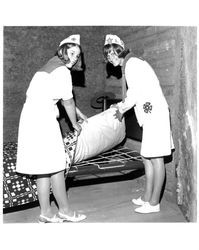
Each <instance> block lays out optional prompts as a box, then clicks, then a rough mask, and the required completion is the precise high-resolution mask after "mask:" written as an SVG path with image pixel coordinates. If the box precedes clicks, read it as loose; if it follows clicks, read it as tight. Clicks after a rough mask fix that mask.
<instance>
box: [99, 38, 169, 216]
mask: <svg viewBox="0 0 199 250" xmlns="http://www.w3.org/2000/svg"><path fill="white" fill-rule="evenodd" d="M104 56H105V59H106V60H107V61H108V62H110V63H111V64H113V66H115V67H116V66H118V65H120V66H121V67H122V72H123V89H125V88H126V85H127V89H128V90H126V91H123V96H124V98H123V101H122V102H119V103H117V104H116V105H114V107H115V106H116V107H117V108H118V110H117V112H116V114H115V117H116V118H117V119H119V120H122V118H123V115H124V113H125V112H126V111H128V110H129V109H131V108H132V107H134V109H135V113H136V117H137V120H138V123H139V125H140V126H141V127H142V128H143V135H142V144H141V152H140V153H141V155H142V157H143V162H144V166H145V174H146V185H145V192H144V194H143V195H142V196H141V197H139V198H137V199H133V200H132V202H133V203H134V204H136V205H140V207H138V208H136V209H135V211H136V212H138V213H152V212H159V211H160V195H161V191H162V186H163V183H164V180H165V166H164V156H167V155H170V154H171V150H172V148H173V140H172V136H171V129H170V116H169V108H168V104H167V102H166V99H165V97H164V95H163V92H162V89H161V87H160V83H159V80H158V78H157V76H156V74H155V72H154V70H153V69H152V67H151V66H150V65H149V64H148V63H147V62H146V61H144V60H143V59H141V58H138V57H136V56H135V55H134V54H133V53H129V50H127V49H125V46H124V43H123V41H122V40H121V39H120V38H119V37H118V36H116V35H112V34H108V35H106V38H105V44H104Z"/></svg>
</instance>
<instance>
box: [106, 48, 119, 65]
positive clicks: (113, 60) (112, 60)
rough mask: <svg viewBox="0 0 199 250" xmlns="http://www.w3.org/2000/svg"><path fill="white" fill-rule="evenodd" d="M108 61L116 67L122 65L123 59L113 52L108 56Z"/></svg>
mask: <svg viewBox="0 0 199 250" xmlns="http://www.w3.org/2000/svg"><path fill="white" fill-rule="evenodd" d="M107 60H108V61H109V62H110V63H111V64H113V66H114V67H116V66H118V65H120V64H121V58H119V57H118V56H117V55H116V54H115V53H114V51H111V52H110V53H109V54H108V56H107Z"/></svg>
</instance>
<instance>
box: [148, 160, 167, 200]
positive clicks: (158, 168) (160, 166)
mask: <svg viewBox="0 0 199 250" xmlns="http://www.w3.org/2000/svg"><path fill="white" fill-rule="evenodd" d="M151 162H152V164H153V168H154V188H153V194H152V197H151V200H150V204H151V205H157V204H158V203H159V202H160V195H161V191H162V186H163V183H164V179H165V166H164V159H163V157H161V158H154V159H151Z"/></svg>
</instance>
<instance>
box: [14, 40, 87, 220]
mask: <svg viewBox="0 0 199 250" xmlns="http://www.w3.org/2000/svg"><path fill="white" fill-rule="evenodd" d="M80 54H81V48H80V35H71V36H69V37H67V38H66V39H64V40H63V41H62V42H61V43H60V44H59V47H58V50H57V53H56V56H54V57H53V58H51V59H50V60H49V61H48V62H47V63H46V64H45V65H44V66H43V67H42V68H41V69H40V70H39V71H38V72H36V74H35V75H34V76H33V79H32V80H31V82H30V85H29V88H28V90H27V92H26V101H25V103H24V106H23V110H22V113H21V117H20V122H19V132H18V152H17V165H16V171H17V172H19V173H22V174H29V175H37V192H38V199H39V203H40V208H41V214H40V217H39V222H44V223H46V222H62V221H64V220H67V221H75V222H76V221H80V220H83V219H85V218H86V216H85V215H82V214H75V212H73V211H71V209H70V207H69V202H68V198H67V193H66V187H65V178H64V170H65V168H66V164H67V162H66V155H65V150H64V144H63V139H62V135H61V131H60V127H59V123H58V121H57V117H58V112H59V111H58V109H57V105H56V103H57V102H58V101H59V100H61V102H62V105H63V106H64V108H65V110H66V112H67V114H68V117H69V119H70V121H71V124H72V126H73V128H74V130H76V131H77V134H80V132H81V126H80V124H79V123H78V122H77V117H78V118H81V119H83V120H86V116H85V115H83V114H82V113H81V111H80V110H79V109H78V108H77V107H76V106H75V102H74V99H73V94H72V79H71V74H70V69H71V68H72V67H73V66H74V65H75V64H76V63H77V61H78V58H79V57H80ZM50 187H52V191H53V194H54V197H55V199H56V201H57V203H58V207H59V212H58V214H56V215H53V212H52V209H51V205H50Z"/></svg>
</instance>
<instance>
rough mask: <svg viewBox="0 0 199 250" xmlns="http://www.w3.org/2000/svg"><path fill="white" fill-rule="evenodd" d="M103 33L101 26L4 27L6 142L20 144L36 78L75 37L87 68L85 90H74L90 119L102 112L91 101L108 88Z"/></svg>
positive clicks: (4, 134)
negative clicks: (25, 107)
mask: <svg viewBox="0 0 199 250" xmlns="http://www.w3.org/2000/svg"><path fill="white" fill-rule="evenodd" d="M101 29H102V27H97V26H96V27H95V26H94V27H92V26H88V27H86V26H85V27H84V26H83V27H81V26H78V27H76V26H72V27H70V26H67V27H64V26H63V27H62V26H59V27H38V26H37V27H20V26H18V27H4V95H3V96H4V106H3V111H4V113H3V114H4V124H3V125H4V128H3V138H4V141H5V142H7V141H16V140H17V134H18V123H19V116H20V113H21V109H22V106H23V103H24V101H25V93H26V90H27V88H28V86H29V82H30V80H31V78H32V76H33V75H34V73H35V72H36V71H37V70H38V69H39V68H40V67H41V66H42V65H43V64H44V63H45V62H46V61H47V60H49V59H50V58H51V57H52V56H53V55H54V53H55V51H56V48H57V46H58V45H59V42H60V41H61V40H63V39H64V38H66V37H67V36H69V35H71V34H76V33H78V34H80V35H81V44H82V50H83V53H84V61H85V64H86V71H85V87H79V86H76V87H74V92H75V96H76V100H77V105H78V106H79V107H81V110H82V111H83V112H84V113H85V114H86V115H88V116H91V115H93V114H95V113H96V112H98V110H95V109H93V108H91V106H90V99H91V98H92V97H93V95H94V93H95V92H98V91H100V90H102V89H103V88H104V81H103V77H104V76H103V75H104V74H103V71H104V70H103V69H104V65H103V56H102V44H103V39H102V37H101ZM80 80H81V78H80ZM81 82H82V81H81ZM81 82H80V84H78V82H77V84H76V85H81Z"/></svg>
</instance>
